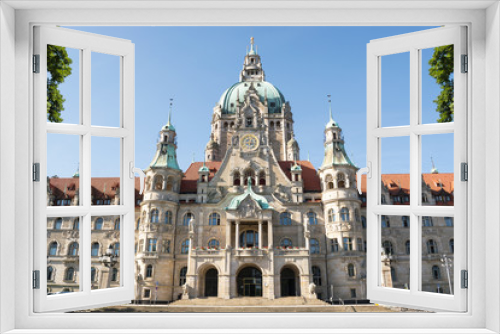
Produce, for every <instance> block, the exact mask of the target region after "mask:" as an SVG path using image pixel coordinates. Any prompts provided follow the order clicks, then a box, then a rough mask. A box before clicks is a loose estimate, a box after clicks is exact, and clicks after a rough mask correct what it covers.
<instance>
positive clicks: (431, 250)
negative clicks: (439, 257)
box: [427, 239, 438, 254]
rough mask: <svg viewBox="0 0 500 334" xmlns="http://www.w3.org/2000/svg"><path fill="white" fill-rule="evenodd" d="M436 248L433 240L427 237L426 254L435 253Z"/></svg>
mask: <svg viewBox="0 0 500 334" xmlns="http://www.w3.org/2000/svg"><path fill="white" fill-rule="evenodd" d="M437 252H438V248H437V244H436V242H435V241H434V240H432V239H429V240H428V241H427V254H437Z"/></svg>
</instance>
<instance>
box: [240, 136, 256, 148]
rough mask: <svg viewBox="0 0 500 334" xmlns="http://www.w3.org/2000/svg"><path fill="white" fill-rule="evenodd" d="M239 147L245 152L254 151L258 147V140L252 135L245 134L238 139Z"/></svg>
mask: <svg viewBox="0 0 500 334" xmlns="http://www.w3.org/2000/svg"><path fill="white" fill-rule="evenodd" d="M240 147H241V149H242V150H243V151H245V152H248V151H255V150H256V149H257V147H259V139H258V138H257V137H256V136H254V135H252V134H246V135H244V136H242V137H241V139H240Z"/></svg>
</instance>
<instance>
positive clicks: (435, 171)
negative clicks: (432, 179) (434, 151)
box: [431, 156, 439, 174]
mask: <svg viewBox="0 0 500 334" xmlns="http://www.w3.org/2000/svg"><path fill="white" fill-rule="evenodd" d="M431 163H432V169H431V174H439V171H438V170H437V168H436V166H435V165H434V160H433V159H432V156H431Z"/></svg>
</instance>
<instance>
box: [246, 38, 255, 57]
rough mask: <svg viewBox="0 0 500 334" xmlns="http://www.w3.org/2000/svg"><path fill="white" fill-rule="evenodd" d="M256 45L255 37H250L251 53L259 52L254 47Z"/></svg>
mask: <svg viewBox="0 0 500 334" xmlns="http://www.w3.org/2000/svg"><path fill="white" fill-rule="evenodd" d="M253 47H254V40H253V37H250V52H248V54H249V55H254V54H256V53H257V52H256V51H255V50H254V49H253Z"/></svg>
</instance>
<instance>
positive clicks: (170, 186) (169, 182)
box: [167, 176, 174, 191]
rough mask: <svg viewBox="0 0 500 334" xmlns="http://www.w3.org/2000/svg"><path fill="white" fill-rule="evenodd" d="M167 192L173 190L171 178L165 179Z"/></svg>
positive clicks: (172, 179) (172, 178)
mask: <svg viewBox="0 0 500 334" xmlns="http://www.w3.org/2000/svg"><path fill="white" fill-rule="evenodd" d="M167 190H168V191H173V190H174V177H173V176H169V177H168V178H167Z"/></svg>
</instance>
